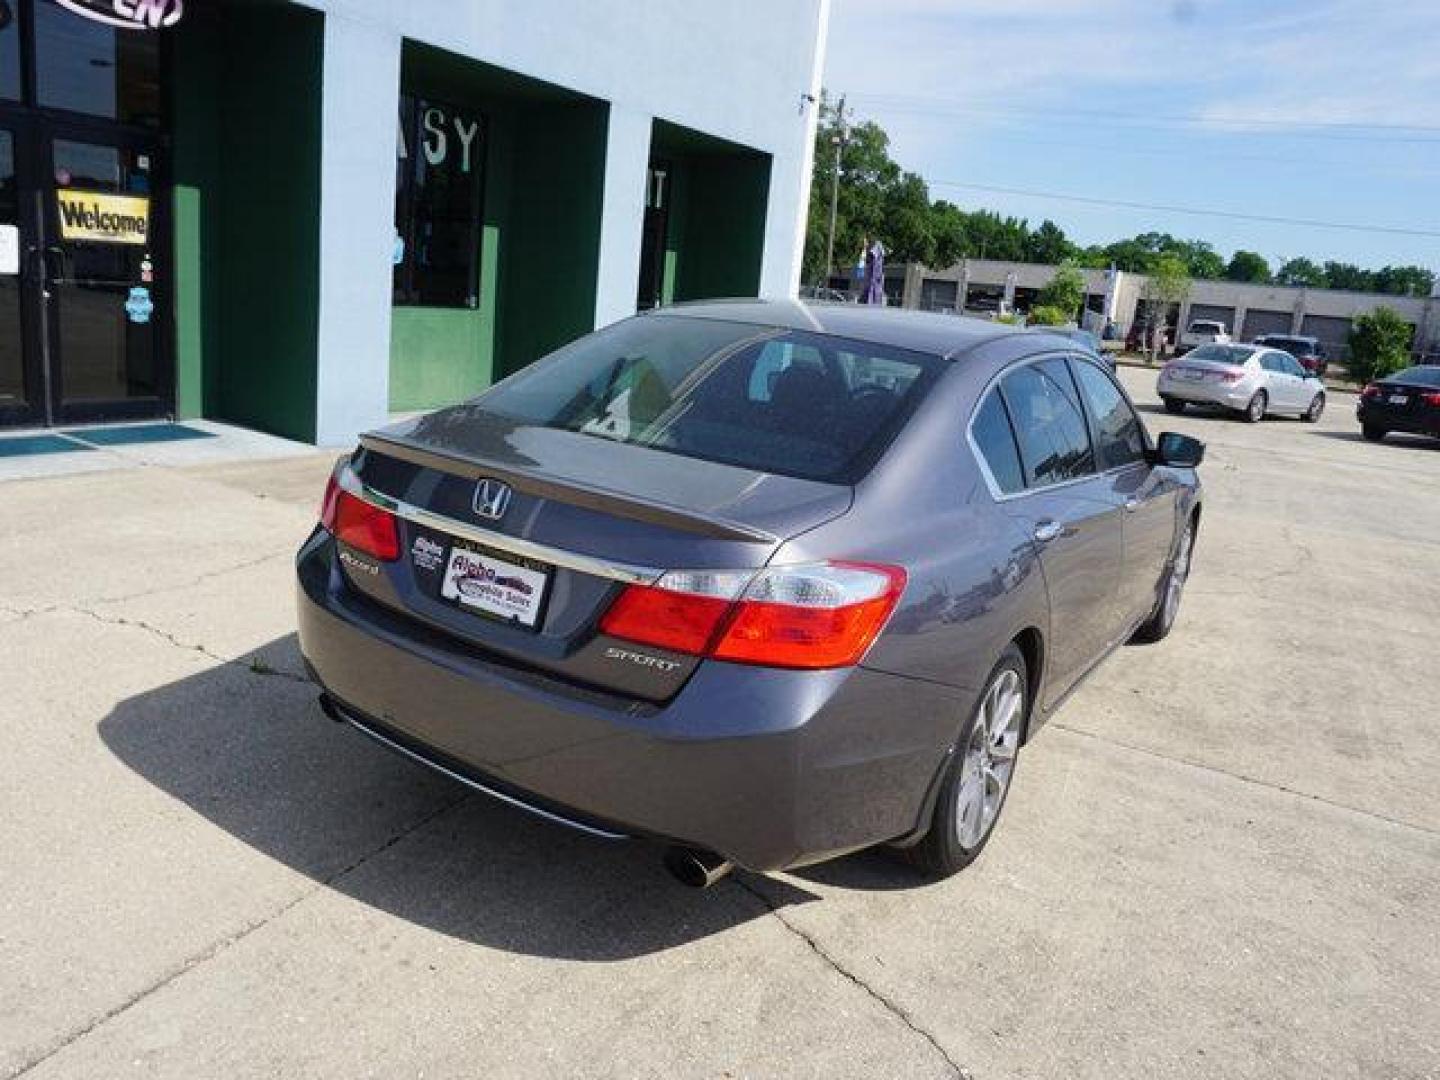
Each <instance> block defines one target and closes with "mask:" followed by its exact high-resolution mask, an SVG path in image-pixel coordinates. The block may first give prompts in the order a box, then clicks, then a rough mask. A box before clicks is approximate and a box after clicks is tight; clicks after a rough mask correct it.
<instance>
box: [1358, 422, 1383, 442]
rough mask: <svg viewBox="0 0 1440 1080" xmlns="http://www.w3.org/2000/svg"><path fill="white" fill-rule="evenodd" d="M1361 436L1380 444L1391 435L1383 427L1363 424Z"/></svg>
mask: <svg viewBox="0 0 1440 1080" xmlns="http://www.w3.org/2000/svg"><path fill="white" fill-rule="evenodd" d="M1360 434H1361V435H1364V436H1365V438H1366V439H1367V440H1368V441H1370V442H1379V441H1380V440H1381V439H1383V438H1385V436H1386V435H1389V434H1390V433H1389V432H1388V431H1386V430H1385V429H1384V428H1383V427H1377V426H1375V425H1374V424H1361V425H1360Z"/></svg>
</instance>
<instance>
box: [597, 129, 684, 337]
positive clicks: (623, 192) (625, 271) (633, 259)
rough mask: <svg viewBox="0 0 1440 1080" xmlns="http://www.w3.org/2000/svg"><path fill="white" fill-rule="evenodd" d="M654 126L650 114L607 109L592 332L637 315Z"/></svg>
mask: <svg viewBox="0 0 1440 1080" xmlns="http://www.w3.org/2000/svg"><path fill="white" fill-rule="evenodd" d="M653 126H654V117H652V116H650V114H649V113H642V112H636V111H635V110H633V109H622V108H618V107H616V106H615V105H611V106H610V122H609V128H608V130H607V132H606V136H605V194H604V202H603V204H602V207H601V210H600V255H599V258H600V267H599V271H600V272H599V277H598V280H599V287H598V288H597V289H596V292H595V325H596V327H601V326H608V325H610V324H611V323H613V322H618V321H619V320H620V319H624V318H628V317H629V316H631V315H634V314H635V299H636V294H637V292H638V289H639V283H640V246H641V242H642V240H643V237H644V232H645V185H646V184H647V183H648V182H649V177H650V136H651V131H652V128H653ZM666 198H669V192H668V191H667V192H666Z"/></svg>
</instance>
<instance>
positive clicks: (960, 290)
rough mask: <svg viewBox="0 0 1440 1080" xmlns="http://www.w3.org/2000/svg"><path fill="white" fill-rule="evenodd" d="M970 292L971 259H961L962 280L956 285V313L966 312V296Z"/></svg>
mask: <svg viewBox="0 0 1440 1080" xmlns="http://www.w3.org/2000/svg"><path fill="white" fill-rule="evenodd" d="M969 294H970V260H969V259H962V260H960V280H959V281H958V282H956V285H955V314H956V315H964V314H965V298H966V297H967V296H968V295H969Z"/></svg>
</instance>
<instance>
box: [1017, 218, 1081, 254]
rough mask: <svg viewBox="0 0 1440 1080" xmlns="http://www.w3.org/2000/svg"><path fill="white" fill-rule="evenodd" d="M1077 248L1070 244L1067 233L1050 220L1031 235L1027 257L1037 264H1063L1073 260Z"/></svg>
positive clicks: (1027, 245)
mask: <svg viewBox="0 0 1440 1080" xmlns="http://www.w3.org/2000/svg"><path fill="white" fill-rule="evenodd" d="M1076 250H1077V249H1076V247H1075V245H1074V244H1072V243H1071V242H1070V239H1069V237H1067V236H1066V235H1065V231H1064V230H1063V229H1061V228H1060V226H1059V225H1056V224H1055V223H1054V222H1053V221H1051V220H1050V219H1049V218H1046V219H1045V220H1044V221H1042V222H1041V223H1040V227H1039V228H1038V229H1036V230H1035V231H1034V232H1033V233H1031V234H1030V236H1029V239H1028V242H1027V244H1026V257H1027V258H1028V259H1029V260H1030V261H1031V262H1037V263H1062V262H1064V261H1065V260H1067V259H1070V258H1073V257H1074V256H1075V254H1076Z"/></svg>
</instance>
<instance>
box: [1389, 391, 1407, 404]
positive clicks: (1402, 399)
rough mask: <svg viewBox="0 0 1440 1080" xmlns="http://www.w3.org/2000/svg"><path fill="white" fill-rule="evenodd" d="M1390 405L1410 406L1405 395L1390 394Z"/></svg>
mask: <svg viewBox="0 0 1440 1080" xmlns="http://www.w3.org/2000/svg"><path fill="white" fill-rule="evenodd" d="M1390 404H1391V405H1409V404H1410V398H1409V397H1407V396H1406V395H1405V394H1391V395H1390Z"/></svg>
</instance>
